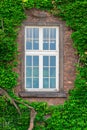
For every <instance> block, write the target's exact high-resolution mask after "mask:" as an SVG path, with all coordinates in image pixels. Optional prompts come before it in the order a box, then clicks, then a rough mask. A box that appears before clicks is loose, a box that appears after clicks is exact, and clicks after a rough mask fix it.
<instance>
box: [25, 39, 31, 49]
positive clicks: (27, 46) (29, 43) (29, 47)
mask: <svg viewBox="0 0 87 130" xmlns="http://www.w3.org/2000/svg"><path fill="white" fill-rule="evenodd" d="M26 49H29V50H31V49H32V41H31V40H26Z"/></svg>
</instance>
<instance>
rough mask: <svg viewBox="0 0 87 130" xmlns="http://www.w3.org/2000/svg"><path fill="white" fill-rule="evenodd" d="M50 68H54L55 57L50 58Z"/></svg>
mask: <svg viewBox="0 0 87 130" xmlns="http://www.w3.org/2000/svg"><path fill="white" fill-rule="evenodd" d="M50 66H56V56H50Z"/></svg>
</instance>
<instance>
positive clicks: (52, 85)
mask: <svg viewBox="0 0 87 130" xmlns="http://www.w3.org/2000/svg"><path fill="white" fill-rule="evenodd" d="M50 88H56V79H55V78H50Z"/></svg>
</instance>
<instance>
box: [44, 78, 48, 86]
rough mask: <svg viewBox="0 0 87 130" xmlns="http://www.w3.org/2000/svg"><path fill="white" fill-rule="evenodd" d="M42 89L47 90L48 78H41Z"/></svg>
mask: <svg viewBox="0 0 87 130" xmlns="http://www.w3.org/2000/svg"><path fill="white" fill-rule="evenodd" d="M43 88H49V78H43Z"/></svg>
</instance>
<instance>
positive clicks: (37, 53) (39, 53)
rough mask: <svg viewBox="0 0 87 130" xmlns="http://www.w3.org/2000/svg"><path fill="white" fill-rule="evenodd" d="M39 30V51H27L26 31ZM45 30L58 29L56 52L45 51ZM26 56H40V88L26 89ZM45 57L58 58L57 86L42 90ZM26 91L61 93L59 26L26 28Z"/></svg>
mask: <svg viewBox="0 0 87 130" xmlns="http://www.w3.org/2000/svg"><path fill="white" fill-rule="evenodd" d="M27 28H39V50H27V49H26V29H27ZM43 28H56V50H43V36H42V35H43V33H42V32H43ZM26 56H39V72H40V73H39V88H26ZM43 56H56V86H55V88H46V89H45V88H42V86H43ZM24 65H25V83H24V84H25V90H26V91H59V26H25V64H24Z"/></svg>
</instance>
